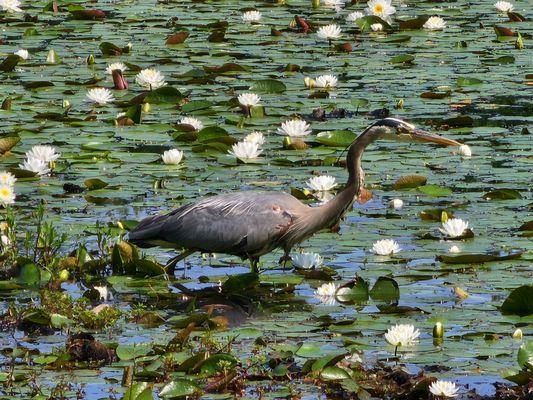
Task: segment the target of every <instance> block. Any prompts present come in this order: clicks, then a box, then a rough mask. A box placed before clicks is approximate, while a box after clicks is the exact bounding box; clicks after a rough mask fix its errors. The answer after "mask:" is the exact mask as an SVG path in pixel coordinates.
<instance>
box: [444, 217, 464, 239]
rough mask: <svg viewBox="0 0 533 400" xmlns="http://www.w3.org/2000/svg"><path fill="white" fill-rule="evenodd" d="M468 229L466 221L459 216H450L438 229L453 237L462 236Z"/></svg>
mask: <svg viewBox="0 0 533 400" xmlns="http://www.w3.org/2000/svg"><path fill="white" fill-rule="evenodd" d="M467 229H468V222H467V221H463V220H462V219H461V218H451V219H449V220H447V221H446V222H443V223H442V228H439V230H440V231H441V232H442V233H444V234H445V235H446V236H449V237H452V238H455V237H459V236H462V235H463V234H464V233H465V231H466V230H467Z"/></svg>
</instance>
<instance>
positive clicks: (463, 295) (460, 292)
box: [453, 286, 469, 300]
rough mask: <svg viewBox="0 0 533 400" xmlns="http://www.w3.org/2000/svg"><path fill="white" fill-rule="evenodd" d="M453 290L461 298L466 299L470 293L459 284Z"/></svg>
mask: <svg viewBox="0 0 533 400" xmlns="http://www.w3.org/2000/svg"><path fill="white" fill-rule="evenodd" d="M453 291H454V293H455V295H456V296H457V297H459V298H460V299H461V300H464V299H466V298H467V297H468V296H469V294H468V293H467V292H466V291H465V290H463V289H461V288H460V287H459V286H455V287H454V288H453Z"/></svg>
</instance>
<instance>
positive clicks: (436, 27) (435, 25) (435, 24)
mask: <svg viewBox="0 0 533 400" xmlns="http://www.w3.org/2000/svg"><path fill="white" fill-rule="evenodd" d="M445 27H446V21H444V19H442V18H441V17H429V18H428V20H427V21H426V23H425V24H424V28H425V29H428V30H430V31H441V30H443V29H444V28H445Z"/></svg>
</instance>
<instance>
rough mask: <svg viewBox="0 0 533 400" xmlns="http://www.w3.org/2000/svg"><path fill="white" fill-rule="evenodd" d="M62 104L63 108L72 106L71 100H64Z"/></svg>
mask: <svg viewBox="0 0 533 400" xmlns="http://www.w3.org/2000/svg"><path fill="white" fill-rule="evenodd" d="M61 106H62V107H63V108H69V107H70V101H68V100H63V103H62V104H61Z"/></svg>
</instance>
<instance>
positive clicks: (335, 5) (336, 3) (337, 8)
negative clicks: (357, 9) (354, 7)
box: [322, 0, 346, 12]
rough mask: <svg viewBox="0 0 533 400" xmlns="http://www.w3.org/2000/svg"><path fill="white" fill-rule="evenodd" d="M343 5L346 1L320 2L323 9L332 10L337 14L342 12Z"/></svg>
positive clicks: (325, 0) (326, 0)
mask: <svg viewBox="0 0 533 400" xmlns="http://www.w3.org/2000/svg"><path fill="white" fill-rule="evenodd" d="M344 3H346V0H322V4H323V5H324V7H326V8H334V9H335V11H337V12H339V11H341V10H342V8H343V7H344Z"/></svg>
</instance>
